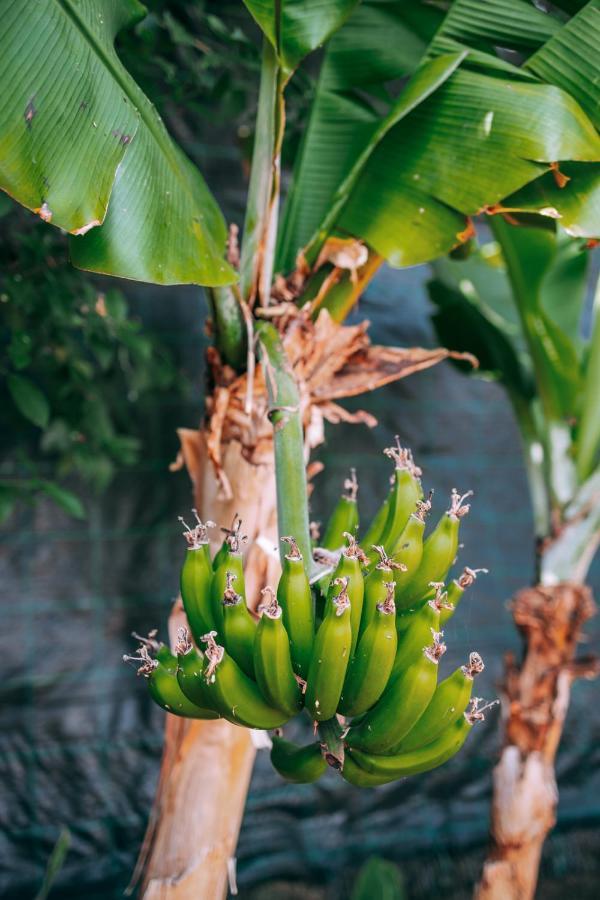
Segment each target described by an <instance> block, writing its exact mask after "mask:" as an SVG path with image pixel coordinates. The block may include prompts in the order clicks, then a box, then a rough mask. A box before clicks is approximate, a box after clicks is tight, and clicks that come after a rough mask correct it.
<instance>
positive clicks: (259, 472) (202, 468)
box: [138, 432, 279, 900]
mask: <svg viewBox="0 0 600 900" xmlns="http://www.w3.org/2000/svg"><path fill="white" fill-rule="evenodd" d="M194 434H195V435H196V440H195V442H194V443H193V444H188V445H187V448H186V444H185V442H183V446H184V455H185V456H186V464H187V466H188V470H189V472H190V475H191V476H192V480H193V482H194V497H195V502H196V506H197V509H198V512H199V514H200V517H201V518H202V519H203V520H204V519H213V520H214V521H218V522H219V523H229V522H230V521H231V519H232V518H233V515H234V514H235V513H238V514H239V515H240V516H241V518H242V521H243V531H244V533H245V534H247V535H248V545H249V546H251V547H252V550H251V551H250V553H249V555H248V560H247V563H246V583H247V588H248V600H249V603H250V605H256V599H257V597H258V596H259V589H260V588H261V587H262V586H264V584H266V583H267V582H269V581H270V582H271V583H273V582H274V581H276V579H277V577H278V567H279V561H278V556H277V550H276V545H277V528H276V524H277V516H276V498H275V481H274V469H273V466H272V465H268V464H263V465H253V464H251V463H249V462H248V461H247V460H246V459H245V458H244V455H243V453H242V447H241V445H240V444H239V443H238V442H237V441H231V442H230V443H228V444H227V445H226V446H225V447H224V448H223V460H222V462H223V469H224V474H225V476H226V477H227V479H228V481H229V484H230V485H231V493H232V498H231V499H223V498H222V497H221V496H220V491H219V483H218V481H217V478H216V476H215V472H214V468H213V466H212V464H211V462H210V460H209V459H208V456H207V447H206V439H205V437H204V435H203V434H202V433H198V432H195V433H194ZM258 538H260V541H259V545H258V546H257V544H256V541H257V539H258ZM218 543H219V541H218V539H217V540H215V545H216V544H218ZM261 545H262V546H264V547H266V548H267V549H268V548H269V547H270V546H272V548H273V550H274V553H273V555H269V554H268V553H267V554H265V553H264V552H263V551H262V550H261ZM182 624H185V616H184V613H183V609H182V607H181V604H180V603H177V604H176V605H175V607H174V608H173V611H172V613H171V617H170V621H169V631H170V636H171V641H173V636H174V633H175V631H176V629H177V627H178V626H179V625H182ZM255 752H256V751H255V747H254V745H253V742H252V738H251V733H250V731H248V730H247V729H245V728H238V727H236V726H235V725H231V724H229V723H228V722H225V721H223V720H219V721H216V722H202V721H190V720H186V719H179V718H177V717H175V716H169V715H167V717H166V724H165V745H164V751H163V759H162V764H161V773H160V780H159V786H158V790H157V795H156V799H155V804H154V809H153V812H152V816H151V819H150V823H149V826H148V833H147V835H146V841H145V848H146V851H145V852H144V850H143V851H142V856H141V857H140V861H139V863H138V868H140V869H141V868H142V867H143V870H144V875H143V884H142V891H141V896H143V897H144V900H219V898H221V897H223V896H225V893H226V891H227V887H228V883H229V881H230V880H231V879H232V878H234V872H235V868H234V862H233V858H234V856H235V848H236V844H237V838H238V833H239V829H240V825H241V821H242V816H243V813H244V806H245V803H246V795H247V792H248V786H249V783H250V777H251V774H252V766H253V763H254V757H255Z"/></svg>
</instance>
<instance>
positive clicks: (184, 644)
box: [174, 626, 194, 656]
mask: <svg viewBox="0 0 600 900" xmlns="http://www.w3.org/2000/svg"><path fill="white" fill-rule="evenodd" d="M193 647H194V645H193V644H192V642H191V640H190V633H189V631H188V630H187V628H185V627H184V626H182V627H181V628H178V629H177V640H176V641H175V647H174V650H175V653H176V654H177V656H185V655H186V654H187V653H190V652H191V650H192V649H193Z"/></svg>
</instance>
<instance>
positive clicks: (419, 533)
mask: <svg viewBox="0 0 600 900" xmlns="http://www.w3.org/2000/svg"><path fill="white" fill-rule="evenodd" d="M432 494H433V492H430V494H429V498H428V499H427V500H419V501H417V508H416V510H415V512H413V514H412V515H411V516H410V518H409V520H408V522H407V523H406V525H405V527H404V529H403V530H402V534H401V535H400V537H399V538H398V541H397V543H396V546H395V548H394V552H393V554H392V558H393V559H394V560H395V561H396V562H398V563H401V564H402V565H401V567H400V568H398V569H396V571H395V572H394V581H395V583H396V598H395V599H396V607H397V609H398V611H399V612H400V610H401V609H402V610H404V609H405V608H406V607H405V605H402V606H400V605H399V602H401V601H402V595H403V592H404V588H405V587H406V585H407V584H408V583H409V582H410V581H411V579H412V578H413V577H414V576H415V575H416V573H417V572H418V570H419V566H420V565H421V559H422V557H423V535H424V533H425V519H426V517H427V514H428V513H429V511H430V509H431V497H432Z"/></svg>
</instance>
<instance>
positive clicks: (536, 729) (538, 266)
mask: <svg viewBox="0 0 600 900" xmlns="http://www.w3.org/2000/svg"><path fill="white" fill-rule="evenodd" d="M492 237H493V238H494V240H492V241H489V240H488V241H486V242H484V243H482V245H481V246H480V247H478V248H477V249H475V250H473V252H472V253H471V254H470V255H469V257H468V258H467V259H466V260H462V261H461V260H451V259H449V260H445V261H443V262H437V263H435V264H434V272H435V277H434V279H433V280H432V281H431V283H430V284H429V293H430V297H431V299H432V300H433V302H434V304H435V305H436V308H437V310H436V312H435V314H434V316H433V321H434V324H435V327H436V330H437V333H438V335H439V336H440V337H441V338H442V340H444V341H445V342H447V343H448V345H449V346H451V347H454V348H456V349H461V350H469V351H470V352H472V353H476V354H477V357H478V359H479V362H480V370H479V372H480V374H481V375H483V376H484V377H488V378H493V379H496V380H498V381H499V382H500V384H502V386H503V387H504V388H505V390H506V392H507V395H508V397H509V399H510V401H511V404H512V408H513V411H514V414H515V418H516V421H517V424H518V426H519V429H520V432H521V439H522V447H523V455H524V461H525V467H526V471H527V476H528V482H529V489H530V496H531V503H532V509H533V515H534V525H535V536H536V545H535V557H536V573H535V583H534V586H533V588H530V589H526V590H523V591H521V592H520V593H519V594H518V595H517V597H516V598H515V600H514V603H513V607H512V608H513V616H514V619H515V623H516V625H517V627H518V628H519V630H520V631H521V633H522V635H523V637H524V643H525V652H524V658H523V661H522V662H521V664H520V666H518V667H517V665H516V664H515V662H514V661H509V662H508V664H507V674H506V679H505V686H504V694H505V698H506V705H507V721H506V728H505V739H504V748H503V751H502V755H501V757H500V761H499V763H498V765H497V767H496V771H495V776H494V784H495V796H494V803H493V806H492V810H493V812H492V837H493V849H492V852H491V856H490V858H489V861H488V862H487V863H486V865H485V867H484V871H483V877H482V880H481V883H480V885H479V887H478V890H477V892H476V896H477V897H478V900H488V898H491V897H493V896H498V895H499V894H498V892H500V894H501V895H502V896H513V894H512V890H513V889H512V888H511V887H510V885H511V884H515V883H518V884H519V885H520V886H521V888H520V889H521V890H522V894H520V896H524V897H532V896H533V893H534V891H535V883H536V877H537V867H538V860H539V853H540V851H541V846H542V842H543V840H544V838H545V835H546V833H547V832H548V831H549V829H550V828H551V827H552V825H553V824H554V821H555V808H556V797H557V791H556V779H555V774H554V757H555V753H556V749H557V746H558V742H559V740H560V736H561V732H562V727H563V723H564V720H565V716H566V711H567V707H568V700H569V686H570V683H571V681H572V680H573V679H574V678H575V677H577V676H580V677H593V676H594V675H596V674H598V671H599V670H600V664H599V663H598V661H597V660H596V659H594V658H589V657H588V658H583V659H575V653H576V647H577V642H578V640H582V639H583V638H582V635H581V627H582V625H583V623H584V622H585V620H586V619H587V618H589V617H590V616H591V615H592V614H593V612H594V604H593V601H592V598H591V592H590V591H589V588H587V587H586V586H585V581H586V576H587V573H588V570H589V566H590V564H591V562H592V560H593V558H594V555H595V553H596V551H597V548H598V546H599V544H600V409H599V407H598V402H597V394H598V385H599V384H600V281H599V280H598V277H597V274H596V275H595V276H594V270H593V269H592V267H591V264H590V256H591V253H590V243H589V242H587V241H584V240H581V239H579V238H572V237H569V236H568V235H567V234H566V232H565V231H564V230H563V229H562V228H558V227H557V226H556V225H555V224H554V223H546V224H545V225H544V226H543V227H540V222H539V221H537V222H534V223H533V224H532V221H531V220H529V221H526V222H521V224H520V225H519V226H518V227H515V224H514V223H513V224H509V223H508V222H506V221H502V220H501V219H497V220H494V221H493V224H492ZM536 766H539V767H541V772H538V773H537V774H533V769H534V768H535V767H536ZM540 777H541V779H542V782H543V783H544V784H545V785H547V786H548V787H547V789H546V790H544V791H542V792H541V795H540V796H539V797H537V798H536V800H535V802H534V799H533V798H534V794H535V788H534V780H537V779H538V778H540ZM538 783H539V782H538ZM509 784H510V788H508V785H509ZM517 809H518V810H519V811H520V812H519V814H518V815H516V811H517ZM507 822H514V825H511V826H509V827H508V828H507V827H506V826H505V825H503V824H502V823H507ZM517 831H518V832H519V834H524V833H527V834H530V835H532V837H531V839H530V841H528V842H521V843H520V842H519V840H517V837H516V832H517ZM526 845H527V846H526ZM509 847H510V848H511V849H509ZM515 847H517V848H518V849H517V850H516V851H515V849H514V848H515ZM532 856H533V857H534V859H533V862H532V859H531V857H532Z"/></svg>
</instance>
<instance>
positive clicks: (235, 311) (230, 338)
mask: <svg viewBox="0 0 600 900" xmlns="http://www.w3.org/2000/svg"><path fill="white" fill-rule="evenodd" d="M207 293H208V299H209V303H210V306H211V311H212V316H213V321H214V327H215V345H216V347H217V350H218V351H219V353H220V354H221V358H222V359H223V361H224V362H226V363H227V365H229V366H231V367H232V368H233V369H235V370H236V372H241V371H243V370H244V368H245V367H246V355H247V352H248V336H247V333H246V323H245V322H244V316H243V315H242V310H241V308H240V304H239V302H238V299H237V297H236V296H235V293H234V291H233V289H232V288H231V287H217V288H209V289H208V291H207Z"/></svg>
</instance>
